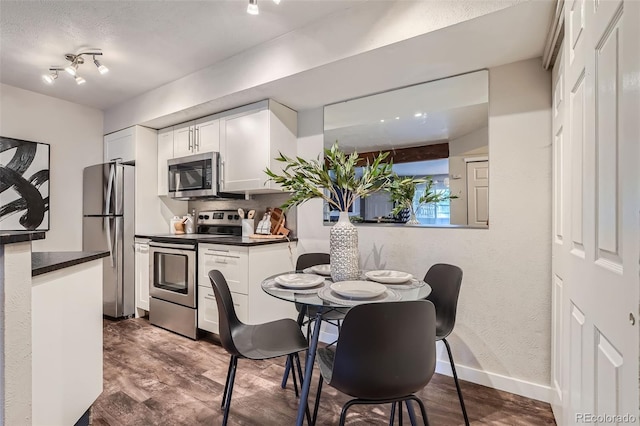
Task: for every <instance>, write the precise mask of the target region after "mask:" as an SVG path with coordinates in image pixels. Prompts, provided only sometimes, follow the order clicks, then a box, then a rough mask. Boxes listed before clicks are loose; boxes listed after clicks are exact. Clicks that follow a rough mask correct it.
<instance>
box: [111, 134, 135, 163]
mask: <svg viewBox="0 0 640 426" xmlns="http://www.w3.org/2000/svg"><path fill="white" fill-rule="evenodd" d="M135 160H136V146H135V127H129V128H128V129H124V130H120V131H118V132H115V133H110V134H108V135H105V136H104V161H105V162H107V163H108V162H111V161H120V162H123V163H128V162H132V161H135Z"/></svg>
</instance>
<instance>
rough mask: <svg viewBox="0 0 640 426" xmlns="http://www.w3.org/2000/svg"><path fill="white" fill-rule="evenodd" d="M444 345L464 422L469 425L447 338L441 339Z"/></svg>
mask: <svg viewBox="0 0 640 426" xmlns="http://www.w3.org/2000/svg"><path fill="white" fill-rule="evenodd" d="M442 341H443V342H444V346H445V347H446V348H447V353H448V354H449V362H451V371H452V372H453V381H454V382H455V383H456V390H457V391H458V399H460V406H461V407H462V415H463V416H464V424H465V425H466V426H469V417H468V416H467V409H466V408H465V406H464V399H463V398H462V390H461V389H460V383H459V382H458V374H457V373H456V366H455V364H454V362H453V355H452V354H451V348H450V347H449V342H447V339H442Z"/></svg>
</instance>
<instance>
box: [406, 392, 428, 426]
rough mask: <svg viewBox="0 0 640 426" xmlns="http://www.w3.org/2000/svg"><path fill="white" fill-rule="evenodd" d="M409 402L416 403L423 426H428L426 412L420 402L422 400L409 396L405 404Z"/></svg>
mask: <svg viewBox="0 0 640 426" xmlns="http://www.w3.org/2000/svg"><path fill="white" fill-rule="evenodd" d="M409 400H412V401H416V402H417V403H418V406H419V407H420V414H422V419H423V420H424V426H429V419H428V418H427V410H426V409H425V408H424V403H423V402H422V400H421V399H420V398H418V397H417V396H415V395H411V396H410V397H409V399H407V402H408V401H409Z"/></svg>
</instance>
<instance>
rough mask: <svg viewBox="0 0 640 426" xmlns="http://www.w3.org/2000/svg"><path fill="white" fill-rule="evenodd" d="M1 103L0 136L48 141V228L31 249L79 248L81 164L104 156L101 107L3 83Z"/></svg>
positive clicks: (70, 249) (100, 159)
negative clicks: (92, 106) (90, 106)
mask: <svg viewBox="0 0 640 426" xmlns="http://www.w3.org/2000/svg"><path fill="white" fill-rule="evenodd" d="M74 89H75V88H74ZM0 108H1V110H2V115H0V129H1V130H0V133H2V136H8V137H11V138H16V139H25V140H29V141H34V142H45V143H48V144H51V150H50V156H51V157H50V159H51V175H50V179H51V181H50V187H49V193H50V199H51V203H50V209H51V210H50V226H51V230H50V231H49V232H47V238H46V239H44V240H40V241H34V243H33V249H34V251H47V250H66V251H73V250H82V170H83V169H84V168H85V167H86V166H89V165H92V164H98V163H101V162H102V116H103V114H102V111H99V110H97V109H93V108H89V107H85V106H82V105H78V104H74V103H71V102H67V101H62V100H60V99H56V98H52V97H50V96H44V95H40V94H38V93H34V92H29V91H27V90H23V89H18V88H17V87H13V86H8V85H6V84H2V85H0Z"/></svg>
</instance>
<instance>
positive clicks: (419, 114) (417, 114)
mask: <svg viewBox="0 0 640 426" xmlns="http://www.w3.org/2000/svg"><path fill="white" fill-rule="evenodd" d="M413 116H414V117H422V113H421V112H416V113H415V114H413Z"/></svg>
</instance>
